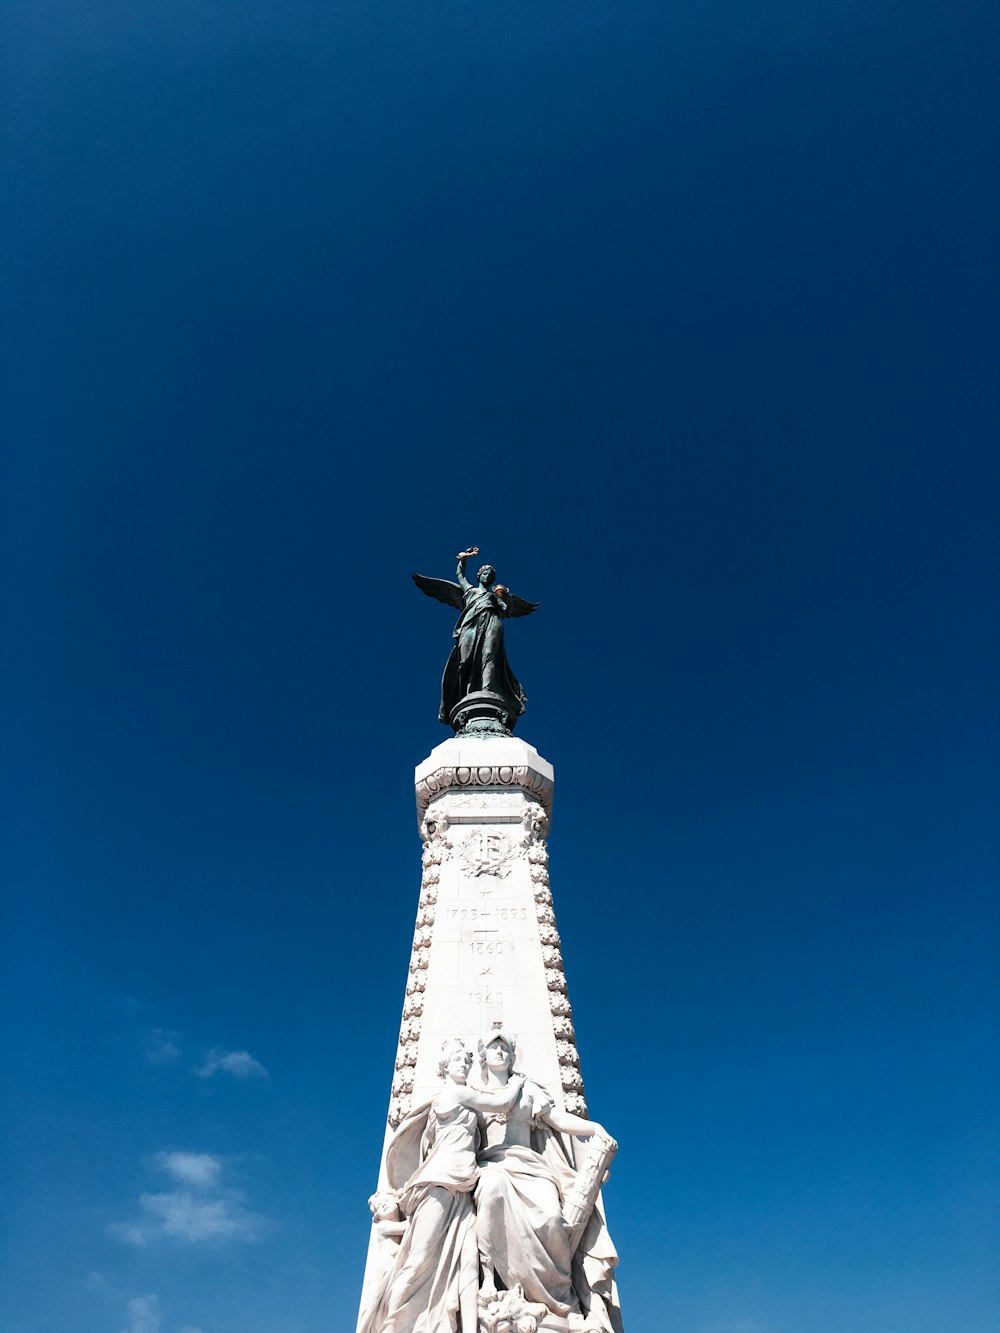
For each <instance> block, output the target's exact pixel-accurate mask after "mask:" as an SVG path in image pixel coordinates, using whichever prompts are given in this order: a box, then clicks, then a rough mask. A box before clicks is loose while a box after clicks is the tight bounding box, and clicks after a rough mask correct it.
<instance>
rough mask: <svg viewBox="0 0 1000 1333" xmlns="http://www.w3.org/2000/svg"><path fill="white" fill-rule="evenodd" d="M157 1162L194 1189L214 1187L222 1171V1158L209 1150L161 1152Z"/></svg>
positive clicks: (183, 1183) (163, 1168)
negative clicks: (213, 1154)
mask: <svg viewBox="0 0 1000 1333" xmlns="http://www.w3.org/2000/svg"><path fill="white" fill-rule="evenodd" d="M155 1162H156V1165H157V1166H158V1167H160V1168H161V1170H163V1171H166V1172H168V1173H169V1174H170V1175H172V1176H173V1178H174V1179H175V1180H177V1181H180V1183H181V1184H182V1185H190V1186H193V1188H194V1189H201V1190H206V1189H214V1187H215V1186H216V1185H217V1184H218V1181H219V1176H220V1174H221V1173H222V1158H221V1157H213V1156H212V1154H211V1153H207V1152H161V1153H157V1155H156V1158H155Z"/></svg>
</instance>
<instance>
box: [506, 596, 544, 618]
mask: <svg viewBox="0 0 1000 1333" xmlns="http://www.w3.org/2000/svg"><path fill="white" fill-rule="evenodd" d="M504 600H505V601H506V603H507V608H508V609H507V615H508V616H530V615H531V613H532V611H537V610H538V608H539V607H540V606H541V602H526V601H525V600H524V598H523V597H515V596H514V594H513V593H512V592H509V593H508V594H507V596H506V597H505V598H504Z"/></svg>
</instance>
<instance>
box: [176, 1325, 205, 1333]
mask: <svg viewBox="0 0 1000 1333" xmlns="http://www.w3.org/2000/svg"><path fill="white" fill-rule="evenodd" d="M177 1333H202V1331H201V1329H200V1328H195V1326H194V1324H181V1326H180V1328H179V1329H178V1330H177Z"/></svg>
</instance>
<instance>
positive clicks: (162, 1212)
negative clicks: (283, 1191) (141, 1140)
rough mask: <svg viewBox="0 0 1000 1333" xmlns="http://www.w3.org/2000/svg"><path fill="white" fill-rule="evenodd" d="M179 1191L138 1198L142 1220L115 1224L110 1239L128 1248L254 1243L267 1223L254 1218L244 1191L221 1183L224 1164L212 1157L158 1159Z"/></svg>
mask: <svg viewBox="0 0 1000 1333" xmlns="http://www.w3.org/2000/svg"><path fill="white" fill-rule="evenodd" d="M154 1161H155V1163H156V1165H157V1166H158V1167H159V1168H160V1169H161V1170H163V1171H166V1172H167V1174H168V1175H171V1176H173V1178H174V1180H175V1181H177V1182H178V1184H179V1185H180V1186H181V1188H178V1189H175V1190H166V1191H164V1192H163V1193H159V1194H151V1193H143V1194H140V1195H139V1209H140V1216H139V1217H137V1218H134V1219H133V1220H132V1221H130V1222H114V1223H112V1225H111V1228H110V1229H111V1233H112V1235H114V1236H117V1238H118V1239H119V1240H122V1241H125V1243H126V1244H128V1245H139V1246H142V1245H148V1244H150V1242H151V1241H157V1240H175V1241H179V1242H181V1243H182V1244H186V1245H204V1244H209V1245H211V1244H215V1245H218V1244H224V1243H226V1242H227V1241H249V1240H256V1239H257V1237H258V1236H259V1235H260V1232H261V1229H262V1228H263V1226H264V1218H262V1217H260V1216H259V1215H258V1214H256V1213H252V1212H250V1211H249V1210H248V1209H247V1207H246V1203H245V1197H244V1195H243V1193H242V1192H241V1191H240V1190H235V1189H228V1188H224V1187H223V1186H222V1183H221V1174H222V1160H221V1158H218V1157H213V1156H212V1155H211V1154H210V1153H193V1152H165V1153H159V1154H158V1155H157V1157H156V1158H155V1159H154Z"/></svg>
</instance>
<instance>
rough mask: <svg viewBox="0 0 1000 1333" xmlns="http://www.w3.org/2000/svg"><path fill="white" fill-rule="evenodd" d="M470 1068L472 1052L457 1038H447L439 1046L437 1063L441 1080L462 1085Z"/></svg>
mask: <svg viewBox="0 0 1000 1333" xmlns="http://www.w3.org/2000/svg"><path fill="white" fill-rule="evenodd" d="M471 1068H472V1052H471V1051H470V1050H469V1049H468V1048H467V1047H466V1045H465V1042H464V1041H462V1040H461V1038H459V1037H449V1038H448V1040H447V1041H445V1042H443V1043H442V1044H441V1059H440V1060H439V1061H438V1074H439V1075H440V1077H441V1078H450V1079H451V1080H452V1082H453V1083H464V1082H465V1081H466V1079H467V1078H468V1077H469V1070H470V1069H471Z"/></svg>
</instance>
